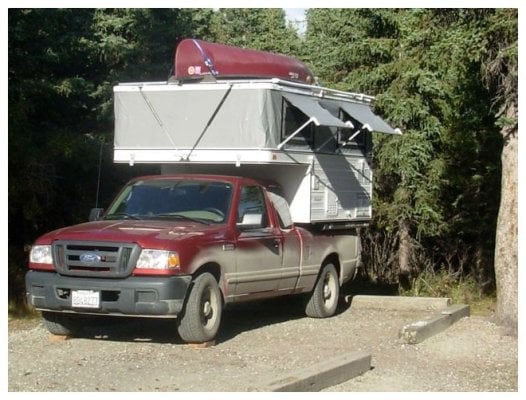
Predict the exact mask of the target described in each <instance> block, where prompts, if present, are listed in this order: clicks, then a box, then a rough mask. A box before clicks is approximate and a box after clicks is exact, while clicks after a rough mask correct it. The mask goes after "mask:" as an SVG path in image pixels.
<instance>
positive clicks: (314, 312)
mask: <svg viewBox="0 0 526 400" xmlns="http://www.w3.org/2000/svg"><path fill="white" fill-rule="evenodd" d="M339 295H340V283H339V280H338V272H337V271H336V267H335V266H334V265H333V264H330V263H329V264H325V265H324V266H323V267H322V270H321V272H320V275H319V276H318V280H317V281H316V285H315V286H314V289H313V291H312V292H311V294H310V295H309V297H308V299H307V305H306V306H305V314H307V315H308V316H309V317H312V318H326V317H330V316H332V315H334V313H335V312H336V307H337V306H338V297H339Z"/></svg>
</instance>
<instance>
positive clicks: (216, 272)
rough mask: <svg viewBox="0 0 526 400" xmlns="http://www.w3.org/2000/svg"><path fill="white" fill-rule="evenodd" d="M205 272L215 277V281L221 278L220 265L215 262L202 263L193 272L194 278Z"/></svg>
mask: <svg viewBox="0 0 526 400" xmlns="http://www.w3.org/2000/svg"><path fill="white" fill-rule="evenodd" d="M205 272H208V273H210V274H212V275H213V276H214V278H216V281H217V282H219V280H220V279H221V267H220V266H219V264H217V263H213V262H209V263H206V264H204V265H201V266H200V267H199V268H198V269H197V271H195V272H194V274H193V277H194V279H195V278H196V277H197V276H199V275H201V274H203V273H205Z"/></svg>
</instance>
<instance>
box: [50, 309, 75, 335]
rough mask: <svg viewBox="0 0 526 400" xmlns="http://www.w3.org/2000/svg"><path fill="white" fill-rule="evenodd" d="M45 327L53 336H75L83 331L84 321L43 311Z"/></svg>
mask: <svg viewBox="0 0 526 400" xmlns="http://www.w3.org/2000/svg"><path fill="white" fill-rule="evenodd" d="M42 318H43V319H44V326H45V327H46V329H47V330H48V331H49V333H52V334H53V335H60V336H74V335H76V334H77V333H79V332H80V330H81V329H82V320H81V319H80V318H75V317H74V316H71V315H64V314H62V313H58V312H48V311H42Z"/></svg>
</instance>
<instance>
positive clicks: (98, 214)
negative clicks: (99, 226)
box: [89, 208, 104, 221]
mask: <svg viewBox="0 0 526 400" xmlns="http://www.w3.org/2000/svg"><path fill="white" fill-rule="evenodd" d="M102 214H104V208H92V209H91V210H90V212H89V220H90V221H100V220H101V219H102Z"/></svg>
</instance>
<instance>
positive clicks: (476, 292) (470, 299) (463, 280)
mask: <svg viewBox="0 0 526 400" xmlns="http://www.w3.org/2000/svg"><path fill="white" fill-rule="evenodd" d="M400 295H401V296H416V297H426V296H428V297H449V298H450V299H451V301H452V302H453V304H468V305H469V306H470V309H471V314H472V315H490V314H492V313H493V312H494V311H495V304H496V296H495V293H492V294H490V295H487V294H483V293H482V292H481V290H480V289H479V285H478V284H477V282H476V281H475V279H474V278H473V277H471V276H467V277H456V276H455V275H453V274H450V273H448V272H447V271H444V270H440V271H438V272H423V273H421V274H420V275H419V276H418V277H416V278H414V279H413V282H412V284H411V288H410V289H407V290H402V289H400Z"/></svg>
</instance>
